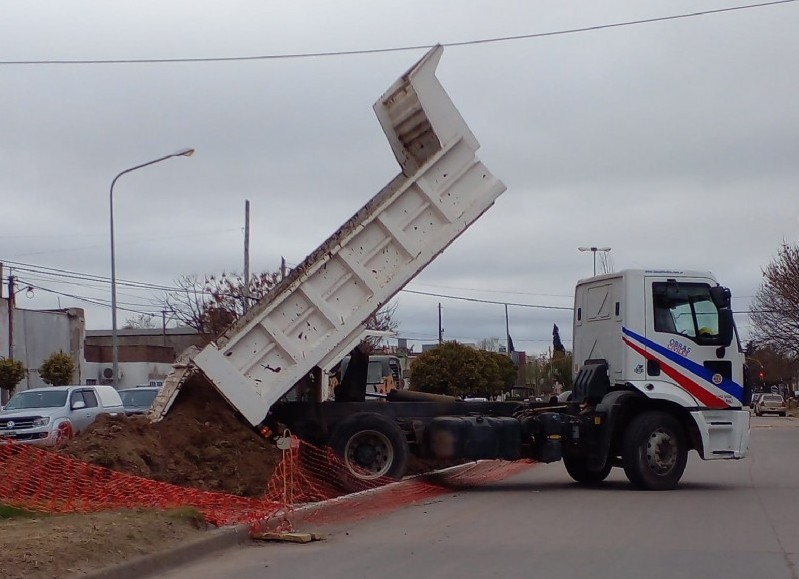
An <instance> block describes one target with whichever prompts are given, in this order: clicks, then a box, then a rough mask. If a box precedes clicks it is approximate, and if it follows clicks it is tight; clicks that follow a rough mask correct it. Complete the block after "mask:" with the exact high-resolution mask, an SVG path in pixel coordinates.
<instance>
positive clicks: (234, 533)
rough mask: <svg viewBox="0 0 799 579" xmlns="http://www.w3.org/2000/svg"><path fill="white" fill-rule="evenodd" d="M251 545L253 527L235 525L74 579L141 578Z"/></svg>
mask: <svg viewBox="0 0 799 579" xmlns="http://www.w3.org/2000/svg"><path fill="white" fill-rule="evenodd" d="M249 542H250V527H249V526H248V525H236V526H235V527H223V528H220V529H215V530H213V531H208V534H207V535H204V536H202V537H200V538H198V539H194V540H192V541H188V542H186V543H183V544H181V545H178V546H176V547H173V548H171V549H166V550H164V551H159V552H156V553H150V554H148V555H141V556H140V557H135V558H133V559H130V560H129V561H124V562H122V563H117V564H114V565H109V566H108V567H104V568H102V569H100V570H98V571H92V572H89V573H77V574H74V575H72V576H71V579H78V578H80V579H141V578H142V577H150V576H152V575H154V574H155V573H159V572H161V573H163V572H166V571H168V570H171V569H174V568H175V567H178V566H180V565H183V564H185V563H189V562H191V561H194V560H196V559H198V558H200V557H202V556H204V555H207V554H209V553H212V552H215V551H221V550H223V549H228V548H230V547H235V546H236V545H241V544H244V543H249Z"/></svg>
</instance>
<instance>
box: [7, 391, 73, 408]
mask: <svg viewBox="0 0 799 579" xmlns="http://www.w3.org/2000/svg"><path fill="white" fill-rule="evenodd" d="M66 403H67V391H66V390H48V391H46V392H17V393H16V394H14V395H13V396H12V397H11V400H9V401H8V404H6V408H5V409H6V410H24V409H25V408H58V407H60V406H64V405H65V404H66Z"/></svg>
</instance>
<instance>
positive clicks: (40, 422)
mask: <svg viewBox="0 0 799 579" xmlns="http://www.w3.org/2000/svg"><path fill="white" fill-rule="evenodd" d="M48 424H50V417H49V416H40V417H39V418H36V419H34V421H33V426H47V425H48Z"/></svg>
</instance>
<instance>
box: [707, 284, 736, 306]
mask: <svg viewBox="0 0 799 579" xmlns="http://www.w3.org/2000/svg"><path fill="white" fill-rule="evenodd" d="M710 299H712V300H713V304H714V305H715V306H716V307H717V308H718V309H722V308H726V309H729V307H730V301H731V294H730V290H729V289H728V288H726V287H721V286H720V285H717V286H716V287H712V288H710Z"/></svg>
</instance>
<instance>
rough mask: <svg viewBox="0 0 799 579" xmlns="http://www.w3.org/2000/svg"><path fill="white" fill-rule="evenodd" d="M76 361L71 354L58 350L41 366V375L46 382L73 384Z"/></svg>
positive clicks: (63, 384)
mask: <svg viewBox="0 0 799 579" xmlns="http://www.w3.org/2000/svg"><path fill="white" fill-rule="evenodd" d="M74 373H75V362H74V361H73V360H72V357H71V356H70V355H69V354H65V353H64V352H62V351H58V352H56V353H55V354H52V355H51V356H50V357H49V358H47V359H46V360H45V361H44V362H43V363H42V365H41V366H40V367H39V376H41V378H42V380H44V382H45V383H46V384H52V385H53V386H65V385H67V384H72V375H73V374H74Z"/></svg>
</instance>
